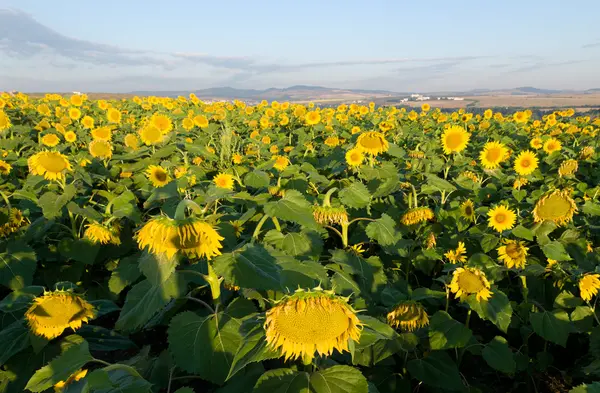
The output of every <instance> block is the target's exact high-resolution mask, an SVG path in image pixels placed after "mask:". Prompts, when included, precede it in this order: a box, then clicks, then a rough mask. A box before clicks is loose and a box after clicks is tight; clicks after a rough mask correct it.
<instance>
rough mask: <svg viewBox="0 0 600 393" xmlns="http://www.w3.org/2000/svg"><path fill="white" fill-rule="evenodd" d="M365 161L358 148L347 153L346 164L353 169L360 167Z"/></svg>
mask: <svg viewBox="0 0 600 393" xmlns="http://www.w3.org/2000/svg"><path fill="white" fill-rule="evenodd" d="M364 160H365V156H364V155H363V154H362V152H361V150H360V149H358V148H354V149H350V150H348V151H347V152H346V163H347V164H348V165H349V166H351V167H358V166H360V165H361V164H362V163H363V161H364Z"/></svg>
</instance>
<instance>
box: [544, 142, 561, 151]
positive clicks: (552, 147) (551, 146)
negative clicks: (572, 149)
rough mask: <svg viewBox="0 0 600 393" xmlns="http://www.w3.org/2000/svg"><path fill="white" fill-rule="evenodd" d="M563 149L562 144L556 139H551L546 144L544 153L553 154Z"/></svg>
mask: <svg viewBox="0 0 600 393" xmlns="http://www.w3.org/2000/svg"><path fill="white" fill-rule="evenodd" d="M561 148H562V144H561V143H560V141H559V140H558V139H556V138H550V139H548V140H547V141H546V142H545V143H544V151H545V152H546V153H548V154H552V153H554V152H555V151H559V150H560V149H561Z"/></svg>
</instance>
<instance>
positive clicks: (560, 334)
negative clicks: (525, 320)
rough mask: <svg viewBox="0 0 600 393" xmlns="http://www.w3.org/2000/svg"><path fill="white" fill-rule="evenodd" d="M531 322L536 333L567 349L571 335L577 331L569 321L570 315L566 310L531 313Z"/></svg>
mask: <svg viewBox="0 0 600 393" xmlns="http://www.w3.org/2000/svg"><path fill="white" fill-rule="evenodd" d="M529 321H530V323H531V327H532V328H533V331H534V332H536V333H537V334H538V335H540V336H541V337H542V338H544V339H546V340H548V341H551V342H553V343H555V344H558V345H560V346H562V347H566V345H567V338H569V333H571V332H574V331H575V328H574V327H573V325H572V324H571V321H570V320H569V314H567V312H566V311H564V310H553V311H551V312H549V311H544V312H538V313H531V314H530V315H529Z"/></svg>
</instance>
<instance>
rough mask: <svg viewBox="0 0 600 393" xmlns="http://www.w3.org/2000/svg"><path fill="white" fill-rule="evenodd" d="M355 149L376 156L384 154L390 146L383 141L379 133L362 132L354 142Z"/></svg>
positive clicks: (382, 136) (383, 138) (383, 137)
mask: <svg viewBox="0 0 600 393" xmlns="http://www.w3.org/2000/svg"><path fill="white" fill-rule="evenodd" d="M356 148H357V149H360V151H362V152H364V153H366V154H369V155H371V156H376V155H378V154H381V153H385V152H386V151H388V149H389V148H390V144H389V143H388V141H387V140H386V139H385V136H384V135H383V134H382V133H381V132H379V131H368V132H363V133H362V134H360V135H359V136H358V139H357V140H356Z"/></svg>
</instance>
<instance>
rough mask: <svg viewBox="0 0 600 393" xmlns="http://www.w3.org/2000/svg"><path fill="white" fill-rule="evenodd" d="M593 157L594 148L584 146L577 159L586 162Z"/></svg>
mask: <svg viewBox="0 0 600 393" xmlns="http://www.w3.org/2000/svg"><path fill="white" fill-rule="evenodd" d="M593 155H594V148H593V147H592V146H586V147H584V148H583V149H581V151H580V152H579V157H580V158H581V159H582V160H587V159H588V158H591V157H592V156H593Z"/></svg>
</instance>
